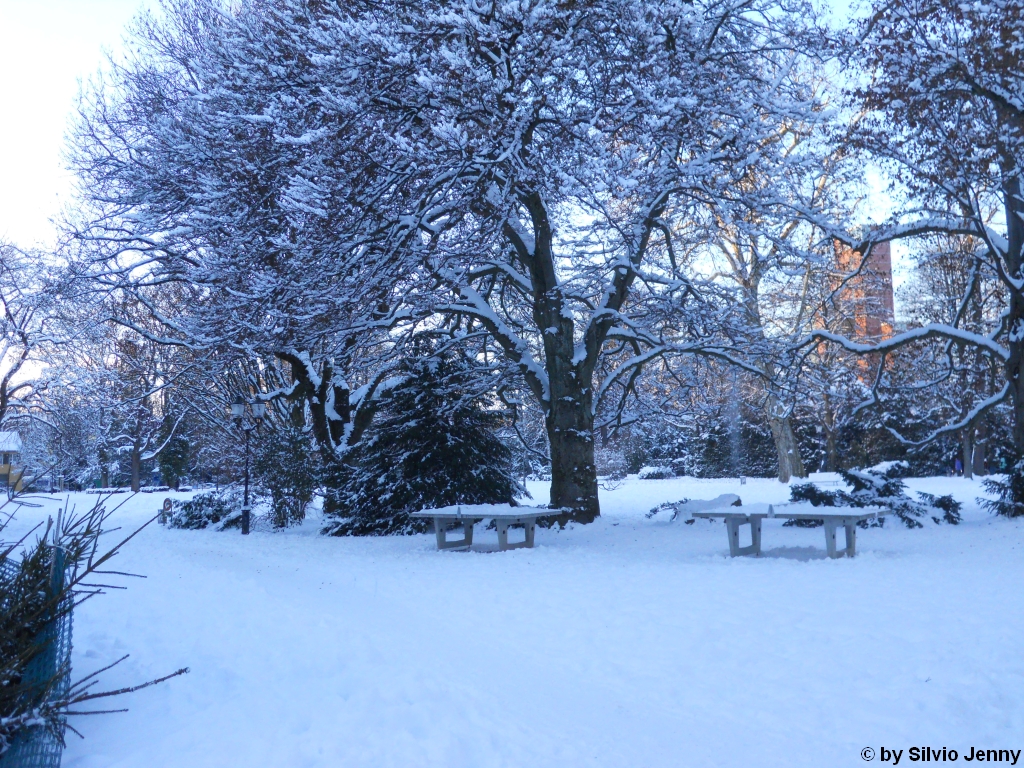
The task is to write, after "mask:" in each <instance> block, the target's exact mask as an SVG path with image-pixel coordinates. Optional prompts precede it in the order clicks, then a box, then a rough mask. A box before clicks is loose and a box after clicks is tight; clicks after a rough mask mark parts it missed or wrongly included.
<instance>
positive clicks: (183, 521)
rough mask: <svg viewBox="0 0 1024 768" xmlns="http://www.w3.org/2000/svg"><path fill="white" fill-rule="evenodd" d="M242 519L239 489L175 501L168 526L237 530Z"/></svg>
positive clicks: (202, 494) (211, 492) (223, 490)
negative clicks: (212, 527)
mask: <svg viewBox="0 0 1024 768" xmlns="http://www.w3.org/2000/svg"><path fill="white" fill-rule="evenodd" d="M241 519H242V501H241V497H240V494H239V493H238V490H237V489H222V490H219V491H210V492H209V493H200V494H199V495H198V496H195V497H193V498H191V499H189V500H188V501H175V502H174V508H173V511H172V513H171V516H170V518H169V519H168V520H167V525H168V526H169V527H170V528H189V529H193V530H195V529H200V528H208V527H210V526H214V527H216V528H218V529H219V530H224V529H225V528H237V527H238V526H239V525H240V523H241Z"/></svg>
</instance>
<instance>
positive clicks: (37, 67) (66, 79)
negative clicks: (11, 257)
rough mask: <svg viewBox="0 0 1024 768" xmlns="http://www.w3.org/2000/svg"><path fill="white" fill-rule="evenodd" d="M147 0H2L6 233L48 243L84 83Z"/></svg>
mask: <svg viewBox="0 0 1024 768" xmlns="http://www.w3.org/2000/svg"><path fill="white" fill-rule="evenodd" d="M144 3H145V0H0V238H5V239H8V240H11V241H13V242H15V243H18V244H19V245H21V246H31V245H33V244H37V243H38V244H49V243H50V242H52V240H53V232H54V230H53V227H52V225H51V224H50V223H49V220H50V219H51V218H53V217H54V216H55V215H56V214H57V212H58V211H59V210H60V204H61V198H64V197H66V196H67V194H68V191H69V188H70V181H69V178H68V176H67V174H66V173H65V171H64V170H63V162H62V160H61V151H62V148H63V143H64V133H65V130H66V128H67V125H68V118H69V116H70V114H71V112H72V109H73V107H74V104H75V97H76V95H77V93H78V82H79V80H80V79H82V78H87V77H88V76H89V75H91V74H92V73H93V72H95V71H96V70H97V69H98V67H99V66H100V64H101V62H102V61H103V51H104V49H114V50H116V49H118V48H119V47H120V44H121V35H122V33H123V31H124V29H125V27H126V26H127V25H128V23H129V22H130V21H131V20H132V18H133V17H134V16H135V14H136V13H137V12H138V11H139V10H140V9H141V8H142V7H143V5H144Z"/></svg>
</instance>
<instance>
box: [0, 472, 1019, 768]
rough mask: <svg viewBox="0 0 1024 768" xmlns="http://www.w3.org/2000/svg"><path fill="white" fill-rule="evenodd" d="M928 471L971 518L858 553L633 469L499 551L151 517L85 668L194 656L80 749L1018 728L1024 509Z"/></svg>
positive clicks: (140, 666)
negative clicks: (729, 516)
mask: <svg viewBox="0 0 1024 768" xmlns="http://www.w3.org/2000/svg"><path fill="white" fill-rule="evenodd" d="M908 485H909V486H910V487H911V488H912V489H914V490H927V491H929V492H932V493H939V494H941V493H948V492H951V493H953V494H954V495H955V496H956V497H957V498H958V499H960V500H961V501H964V502H966V504H965V509H964V518H965V519H964V523H963V524H962V525H960V526H959V527H952V526H945V525H943V526H936V525H932V524H928V525H927V526H926V527H925V528H924V529H923V530H915V531H908V530H906V529H904V528H903V527H901V526H900V525H898V524H895V523H897V521H895V520H893V521H890V523H889V524H888V525H886V527H884V528H882V529H869V530H866V531H861V532H860V535H859V536H858V548H859V550H860V554H859V555H858V557H857V558H856V559H853V560H836V561H830V560H827V559H824V552H823V547H824V537H823V534H822V531H821V529H798V528H782V527H781V524H780V523H781V521H774V520H773V521H766V525H765V531H764V548H765V553H764V556H763V557H761V558H759V559H753V558H736V559H730V558H729V557H727V551H728V548H727V542H726V537H725V532H724V526H723V525H722V524H721V523H719V522H714V523H712V522H706V521H698V522H696V523H695V524H693V525H684V524H682V522H680V521H677V522H675V523H669V522H667V521H666V520H658V519H654V520H648V519H646V518H645V516H644V513H645V512H647V511H648V510H649V509H650V508H651V507H652V506H654V505H655V504H657V503H659V502H662V501H674V500H678V499H680V498H682V497H689V498H712V497H714V496H717V495H718V494H721V493H739V494H740V495H741V496H742V497H743V500H744V502H747V503H751V502H776V501H784V500H786V499H787V498H788V488H787V487H786V486H783V485H781V484H779V483H778V482H776V481H773V480H754V479H751V480H749V481H748V482H747V484H746V485H742V486H741V485H740V484H739V482H738V481H737V480H686V479H677V480H636V479H633V478H631V479H629V480H627V481H625V482H623V483H621V484H620V485H619V486H618V487H616V488H613V489H611V490H606V491H603V492H602V510H603V515H602V517H601V519H600V520H599V522H597V523H595V524H593V525H589V526H579V527H574V528H570V529H567V530H564V531H556V530H539V531H538V532H537V546H536V548H535V549H532V550H517V551H512V552H503V553H487V552H471V553H453V552H437V551H435V547H434V538H433V536H429V535H423V536H411V537H390V538H369V539H343V538H325V537H321V536H317V535H316V529H317V521H316V520H315V519H314V520H310V521H309V522H308V524H307V525H306V526H304V527H303V528H301V529H298V530H293V531H289V532H286V533H277V534H274V533H260V532H257V533H254V534H252V535H250V536H249V537H247V538H243V537H242V536H240V535H238V534H237V533H216V532H207V531H172V530H164V529H161V528H159V527H157V526H155V525H154V526H151V527H150V528H149V529H147V530H146V531H144V532H143V533H142V534H141V535H140V536H139V537H138V538H137V539H136V540H135V541H133V542H132V543H131V544H129V546H128V547H127V548H126V550H125V551H124V554H123V555H122V556H120V557H119V558H118V561H119V562H118V563H117V567H118V568H121V569H125V570H130V571H136V572H139V573H144V574H146V575H147V577H148V578H147V579H146V580H144V581H143V580H132V581H131V582H130V583H129V585H128V586H129V589H128V590H127V591H125V592H112V593H110V594H108V595H105V596H103V597H100V598H98V599H96V600H93V601H91V602H89V603H87V604H86V605H85V606H83V607H82V608H81V609H80V610H79V612H78V613H77V615H76V617H75V638H74V640H75V650H74V653H75V655H74V664H75V676H76V677H78V676H81V675H83V674H86V673H88V672H91V671H92V670H94V669H96V668H98V667H100V666H103V665H105V664H107V663H109V662H110V661H112V660H114V659H115V658H117V657H118V656H121V655H122V654H124V653H131V658H130V659H129V660H128V661H127V662H125V663H124V664H122V665H121V666H120V667H117V668H115V669H114V670H112V671H110V672H108V673H106V674H105V675H104V676H103V678H102V681H103V685H104V687H119V686H123V685H129V684H131V683H133V682H140V681H143V680H145V679H149V678H152V677H156V676H160V675H162V674H165V673H167V672H169V671H171V670H173V669H176V668H177V667H180V666H186V665H187V666H189V667H191V670H192V671H191V673H190V674H188V675H186V676H184V677H181V678H176V679H174V680H171V681H170V682H168V683H165V684H163V685H159V686H156V687H154V688H150V689H147V690H145V691H141V692H139V693H136V694H134V695H131V696H128V697H126V698H125V699H124V700H123V701H122V705H126V706H128V707H130V711H129V712H128V713H126V714H115V715H106V716H102V717H94V718H78V719H77V720H76V721H75V723H74V724H75V727H77V728H78V729H79V730H81V731H82V732H83V733H84V734H85V736H86V739H85V740H80V739H78V738H77V737H75V736H73V735H72V736H70V741H69V746H68V749H67V751H66V753H65V758H64V766H65V768H125V767H133V768H134V767H136V766H139V767H141V766H145V767H146V768H159V767H160V766H189V767H190V768H201V767H206V766H211V767H212V766H217V767H230V766H240V767H241V766H244V767H245V768H256V767H257V766H268V767H270V766H272V767H274V768H285V767H286V766H346V767H348V766H367V767H369V766H373V767H374V768H385V767H387V766H395V767H396V768H397V767H401V768H418V767H420V766H444V767H445V768H456V767H462V766H465V768H484V767H485V766H523V767H530V768H534V767H537V768H539V767H541V766H553V767H554V766H557V767H558V768H571V767H574V766H616V767H622V766H629V767H633V766H636V767H637V768H639V767H641V766H652V767H653V766H776V765H778V766H826V765H827V766H844V765H848V766H856V765H863V760H862V758H861V756H860V752H861V750H862V749H863V748H864V747H873V748H874V749H875V750H878V749H879V747H882V746H885V747H888V748H898V749H904V750H906V749H908V748H910V747H912V746H926V745H927V746H931V747H933V748H934V747H937V748H942V747H947V748H955V749H957V750H960V752H961V755H963V754H964V751H965V750H966V749H968V748H969V747H970V746H979V747H983V748H1004V749H1005V748H1012V749H1019V748H1022V747H1024V653H1022V652H1021V649H1022V638H1024V589H1022V584H1024V557H1022V555H1024V522H1019V521H1008V520H1004V519H996V518H993V517H992V516H990V515H989V514H987V513H985V512H984V511H982V510H980V509H979V508H978V506H977V504H976V503H975V501H974V499H975V497H977V496H979V495H981V486H980V483H977V482H971V481H965V480H961V479H952V478H930V479H921V480H911V481H909V482H908ZM531 490H532V491H533V493H534V496H535V498H536V501H537V502H543V501H546V488H545V487H544V486H543V485H541V484H536V485H534V486H533V487H532V488H531ZM94 498H95V497H89V496H85V495H72V502H73V503H77V504H78V505H79V506H80V507H81V506H82V505H85V504H88V503H90V502H91V500H93V499H94ZM161 500H162V497H161V496H154V495H140V496H137V497H135V498H134V499H132V500H130V501H129V502H128V503H127V504H125V506H124V507H123V509H122V510H121V511H120V512H118V514H117V519H118V521H119V522H120V524H121V525H123V526H126V527H130V526H132V525H134V524H136V523H138V522H140V521H142V520H143V519H145V518H146V517H148V516H149V515H151V514H152V513H154V512H155V511H156V508H157V506H158V504H159V502H160V501H161ZM56 507H57V503H56V502H48V503H47V504H46V505H45V506H44V507H42V508H40V509H36V510H27V509H26V510H24V511H23V512H22V513H21V517H20V520H19V522H18V526H19V527H24V526H26V525H28V524H29V523H31V522H32V521H33V520H35V519H38V518H39V517H40V516H43V515H45V514H46V513H47V512H53V511H54V510H55V509H56ZM659 517H660V516H659ZM9 532H13V529H12V530H11V531H9ZM477 540H478V541H479V542H480V543H481V544H483V545H487V544H488V543H490V544H491V545H494V544H496V534H495V532H494V531H493V530H492V531H482V530H478V532H477ZM904 759H905V760H906V759H907V757H906V753H904ZM1022 759H1024V758H1022Z"/></svg>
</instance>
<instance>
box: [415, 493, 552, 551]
mask: <svg viewBox="0 0 1024 768" xmlns="http://www.w3.org/2000/svg"><path fill="white" fill-rule="evenodd" d="M553 514H558V511H557V510H553V509H547V508H544V507H513V506H512V505H511V504H461V505H458V506H454V507H441V508H439V509H424V510H422V511H420V512H413V513H412V515H411V516H412V517H421V518H422V517H425V518H429V519H432V520H433V521H434V533H436V534H437V548H438V549H469V548H470V547H471V546H472V545H473V526H474V525H476V524H477V523H479V522H480V521H481V520H493V521H494V524H495V527H496V528H497V529H498V549H499V550H502V551H503V550H506V549H519V548H520V547H532V546H533V537H534V532H535V531H536V527H537V518H538V517H545V516H547V515H553ZM453 523H455V524H456V525H459V524H461V525H462V529H463V531H464V533H463V537H462V538H461V539H458V540H456V541H448V540H447V538H446V535H447V531H448V526H449V525H451V524H453ZM512 525H522V526H523V528H524V529H525V531H526V539H525V540H524V541H517V542H515V543H514V544H509V543H508V529H509V527H510V526H512Z"/></svg>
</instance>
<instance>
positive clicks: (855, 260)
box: [835, 242, 896, 342]
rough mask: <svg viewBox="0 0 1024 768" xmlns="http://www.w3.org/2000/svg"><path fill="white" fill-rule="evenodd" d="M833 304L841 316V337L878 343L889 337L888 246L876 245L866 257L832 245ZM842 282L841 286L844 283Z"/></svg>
mask: <svg viewBox="0 0 1024 768" xmlns="http://www.w3.org/2000/svg"><path fill="white" fill-rule="evenodd" d="M836 268H837V273H836V275H835V287H836V288H840V286H841V289H840V290H839V292H838V294H837V295H836V297H835V298H836V305H837V307H838V309H839V310H840V312H841V313H842V315H843V316H844V321H843V325H844V332H845V335H847V336H849V337H850V338H852V339H857V340H859V341H866V342H878V341H881V340H882V339H888V338H889V337H891V336H892V334H893V329H894V326H895V324H896V319H895V316H894V312H893V294H892V255H891V252H890V250H889V243H888V242H884V243H878V244H877V245H876V246H875V247H874V248H872V249H871V250H870V251H869V252H868V255H867V257H866V258H864V259H862V258H861V255H860V253H858V252H857V251H854V250H852V249H850V248H847V247H845V246H842V245H839V244H838V243H837V244H836ZM844 281H845V283H844Z"/></svg>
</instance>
